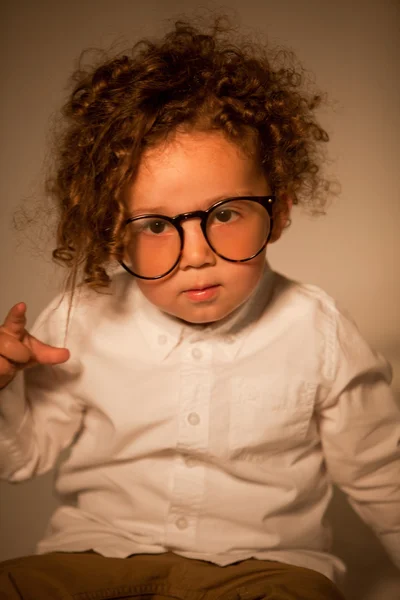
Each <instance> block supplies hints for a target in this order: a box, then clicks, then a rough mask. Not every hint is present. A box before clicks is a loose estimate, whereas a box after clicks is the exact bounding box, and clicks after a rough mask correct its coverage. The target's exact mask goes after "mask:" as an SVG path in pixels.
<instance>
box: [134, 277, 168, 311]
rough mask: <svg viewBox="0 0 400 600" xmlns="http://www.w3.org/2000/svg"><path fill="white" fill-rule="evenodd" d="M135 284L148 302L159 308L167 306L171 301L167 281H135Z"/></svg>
mask: <svg viewBox="0 0 400 600" xmlns="http://www.w3.org/2000/svg"><path fill="white" fill-rule="evenodd" d="M136 282H137V286H138V288H139V289H140V291H141V292H142V294H143V295H144V296H145V298H147V300H149V302H151V303H152V304H155V305H156V306H158V307H160V308H162V307H166V306H168V303H169V301H170V299H171V289H170V286H169V280H167V279H166V280H159V281H146V280H143V279H137V280H136Z"/></svg>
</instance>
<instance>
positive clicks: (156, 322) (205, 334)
mask: <svg viewBox="0 0 400 600" xmlns="http://www.w3.org/2000/svg"><path fill="white" fill-rule="evenodd" d="M274 279H275V273H274V272H273V271H272V270H271V269H270V266H269V264H268V263H266V264H265V268H264V271H263V274H262V277H261V279H260V281H259V283H258V285H257V286H256V289H255V290H254V291H253V293H252V295H251V296H250V298H249V299H248V300H247V301H246V302H245V303H244V304H243V305H242V306H241V307H239V308H238V309H237V310H235V311H234V312H233V313H232V314H231V315H229V316H228V317H227V318H226V319H222V320H221V321H217V322H216V323H212V324H210V325H205V326H203V325H192V324H190V323H185V322H183V321H181V320H179V319H177V318H176V317H173V316H171V315H168V314H166V313H164V312H162V311H161V310H160V309H158V308H157V307H156V306H155V305H153V304H152V303H151V302H149V301H148V300H147V298H146V297H145V296H144V295H143V294H142V292H141V291H140V290H139V288H138V287H137V285H133V286H132V287H131V293H132V295H133V298H132V300H131V301H132V306H133V309H134V315H135V316H134V318H135V320H136V323H137V326H138V327H139V329H140V331H141V333H142V335H143V337H144V339H145V340H146V342H147V343H148V345H149V347H150V348H151V351H152V353H153V354H154V356H155V357H157V358H158V359H159V360H164V359H165V358H166V357H167V356H168V355H169V354H170V353H171V352H172V351H173V350H174V348H176V347H177V346H178V345H179V344H180V343H182V342H187V343H196V342H201V341H207V340H210V341H211V340H212V341H214V342H215V343H216V344H217V345H218V347H220V348H221V350H222V351H223V353H224V354H225V355H226V356H227V357H228V358H229V359H234V358H235V357H236V356H237V354H238V352H239V350H240V348H241V347H242V344H243V342H244V340H245V339H246V337H247V335H248V333H249V332H250V330H251V328H252V325H253V324H254V323H255V322H256V321H257V320H258V318H259V317H260V315H261V313H262V312H263V310H264V308H265V306H266V304H267V303H268V301H269V299H270V297H271V294H272V290H273V282H274ZM132 282H133V283H134V280H133V279H132Z"/></svg>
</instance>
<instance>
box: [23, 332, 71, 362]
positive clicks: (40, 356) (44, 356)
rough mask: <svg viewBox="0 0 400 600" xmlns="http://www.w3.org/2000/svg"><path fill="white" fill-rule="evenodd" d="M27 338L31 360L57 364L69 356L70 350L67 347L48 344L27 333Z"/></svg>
mask: <svg viewBox="0 0 400 600" xmlns="http://www.w3.org/2000/svg"><path fill="white" fill-rule="evenodd" d="M28 335H29V334H28ZM29 338H30V339H29V342H28V340H27V342H28V344H29V347H30V349H31V352H32V359H31V360H32V362H37V363H40V364H43V365H58V364H61V363H64V362H66V361H67V360H68V359H69V357H70V352H69V350H67V348H56V347H55V346H50V345H49V344H45V343H44V342H41V341H40V340H38V339H36V338H35V337H33V336H31V335H29Z"/></svg>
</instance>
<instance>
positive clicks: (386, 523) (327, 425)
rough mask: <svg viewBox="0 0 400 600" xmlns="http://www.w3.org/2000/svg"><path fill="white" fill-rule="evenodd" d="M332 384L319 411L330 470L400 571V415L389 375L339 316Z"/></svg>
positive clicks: (349, 323)
mask: <svg viewBox="0 0 400 600" xmlns="http://www.w3.org/2000/svg"><path fill="white" fill-rule="evenodd" d="M334 322H335V327H336V335H335V336H332V338H335V339H336V342H335V344H334V345H333V346H332V347H331V348H330V349H328V352H329V353H331V355H330V356H327V357H326V358H327V360H328V361H330V362H331V363H332V366H333V367H334V368H333V380H332V383H331V386H330V390H329V392H328V393H327V394H326V395H325V398H324V399H323V400H321V402H320V406H319V409H318V413H319V414H318V416H319V425H320V433H321V440H322V445H323V449H324V454H325V457H326V462H327V466H328V469H329V471H330V473H331V475H332V478H333V479H334V481H335V482H336V483H337V484H338V485H339V486H340V487H341V488H342V489H343V491H344V492H345V493H346V494H347V495H348V498H349V502H350V503H351V505H352V506H353V508H354V509H355V511H356V512H357V513H358V514H359V515H360V517H361V518H362V519H363V520H364V521H365V522H366V523H367V524H368V525H369V526H370V527H371V528H372V529H373V530H374V531H375V533H376V534H377V536H378V537H379V538H380V540H381V542H382V544H383V546H384V547H385V548H386V550H387V552H388V553H389V555H390V556H391V558H392V560H393V562H394V563H395V565H396V566H397V567H398V568H400V410H399V406H398V405H397V403H396V401H395V398H394V395H393V393H392V391H391V389H390V387H389V384H390V380H391V369H390V366H389V365H388V363H387V362H386V361H385V360H384V359H383V358H382V357H381V356H380V355H379V354H377V353H374V352H373V351H372V350H371V349H370V348H369V347H368V345H367V344H366V342H365V341H364V340H363V338H362V337H361V336H360V334H359V332H358V330H357V328H356V326H355V325H354V323H352V321H351V320H350V319H347V318H346V317H344V316H343V315H341V314H339V313H337V314H336V315H335V319H334Z"/></svg>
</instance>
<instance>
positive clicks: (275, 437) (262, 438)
mask: <svg viewBox="0 0 400 600" xmlns="http://www.w3.org/2000/svg"><path fill="white" fill-rule="evenodd" d="M230 385H231V393H230V407H229V448H230V451H231V452H232V451H233V452H234V453H235V454H236V453H238V452H239V453H241V452H246V451H247V452H256V453H257V454H259V453H263V452H268V453H271V452H279V451H281V450H284V449H288V448H290V447H293V446H297V445H298V444H299V443H301V442H302V441H303V440H304V438H305V437H306V436H307V433H308V431H309V426H310V421H311V419H312V414H313V408H314V397H315V389H316V386H315V385H313V384H311V383H308V382H302V381H297V382H296V381H291V382H285V381H282V379H280V380H279V381H274V380H273V379H271V378H270V377H265V376H258V377H252V378H240V377H233V378H232V379H231V381H230Z"/></svg>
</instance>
